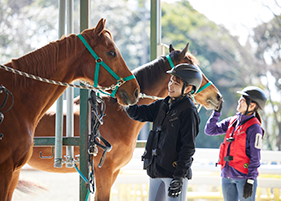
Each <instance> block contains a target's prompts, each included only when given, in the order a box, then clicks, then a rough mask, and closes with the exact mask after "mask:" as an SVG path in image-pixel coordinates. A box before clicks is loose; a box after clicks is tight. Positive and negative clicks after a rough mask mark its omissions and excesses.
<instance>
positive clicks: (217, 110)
mask: <svg viewBox="0 0 281 201" xmlns="http://www.w3.org/2000/svg"><path fill="white" fill-rule="evenodd" d="M222 103H223V101H221V102H220V104H219V106H218V107H217V108H216V109H215V111H216V112H219V113H220V112H221V110H222Z"/></svg>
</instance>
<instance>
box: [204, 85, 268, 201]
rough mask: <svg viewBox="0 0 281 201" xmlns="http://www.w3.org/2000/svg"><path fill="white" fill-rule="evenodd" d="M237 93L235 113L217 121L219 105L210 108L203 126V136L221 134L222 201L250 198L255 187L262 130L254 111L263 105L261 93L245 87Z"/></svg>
mask: <svg viewBox="0 0 281 201" xmlns="http://www.w3.org/2000/svg"><path fill="white" fill-rule="evenodd" d="M237 93H239V94H241V97H240V99H239V101H238V106H237V111H238V113H237V114H236V115H235V116H233V117H229V118H226V119H224V120H222V121H220V122H218V121H219V117H220V115H221V113H220V112H221V108H222V105H221V107H220V108H219V109H218V110H217V111H214V112H213V114H212V115H211V117H210V118H209V120H208V121H207V124H206V126H205V133H206V134H207V135H222V134H225V138H224V141H223V142H222V143H221V146H220V154H219V162H218V163H217V164H219V165H221V169H222V170H221V177H222V191H223V197H224V200H225V201H238V200H240V201H253V200H255V194H256V188H257V176H258V174H259V173H258V167H259V166H260V150H261V142H262V138H263V135H264V130H263V128H262V127H261V122H262V121H261V117H260V115H259V113H258V110H259V109H261V110H263V109H264V107H265V104H266V101H267V99H266V96H265V93H264V92H263V91H262V90H261V89H260V88H258V87H255V86H249V87H246V88H244V89H243V90H242V91H238V92H237Z"/></svg>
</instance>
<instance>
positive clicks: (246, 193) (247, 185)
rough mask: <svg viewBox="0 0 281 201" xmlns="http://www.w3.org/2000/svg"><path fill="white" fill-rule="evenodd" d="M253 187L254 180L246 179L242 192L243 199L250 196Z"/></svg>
mask: <svg viewBox="0 0 281 201" xmlns="http://www.w3.org/2000/svg"><path fill="white" fill-rule="evenodd" d="M253 186H254V180H253V179H247V181H246V183H245V185H244V191H243V197H244V198H245V199H247V198H248V197H251V196H252V194H253Z"/></svg>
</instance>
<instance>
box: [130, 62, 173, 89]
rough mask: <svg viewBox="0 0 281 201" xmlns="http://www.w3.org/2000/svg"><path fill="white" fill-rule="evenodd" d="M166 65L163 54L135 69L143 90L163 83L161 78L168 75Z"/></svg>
mask: <svg viewBox="0 0 281 201" xmlns="http://www.w3.org/2000/svg"><path fill="white" fill-rule="evenodd" d="M166 66H167V65H166V63H165V59H164V57H163V56H162V57H159V58H157V59H155V60H153V61H151V62H149V63H147V64H144V65H142V66H140V67H138V68H136V69H134V70H133V74H134V75H135V77H136V79H137V81H138V83H139V86H140V90H141V92H143V91H144V90H145V89H147V88H149V87H153V86H155V85H156V84H163V83H161V82H160V80H161V79H162V78H163V76H164V75H166V71H167V70H168V69H167V67H166Z"/></svg>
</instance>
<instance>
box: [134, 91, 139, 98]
mask: <svg viewBox="0 0 281 201" xmlns="http://www.w3.org/2000/svg"><path fill="white" fill-rule="evenodd" d="M138 97H139V90H138V89H136V90H135V98H136V99H138Z"/></svg>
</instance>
